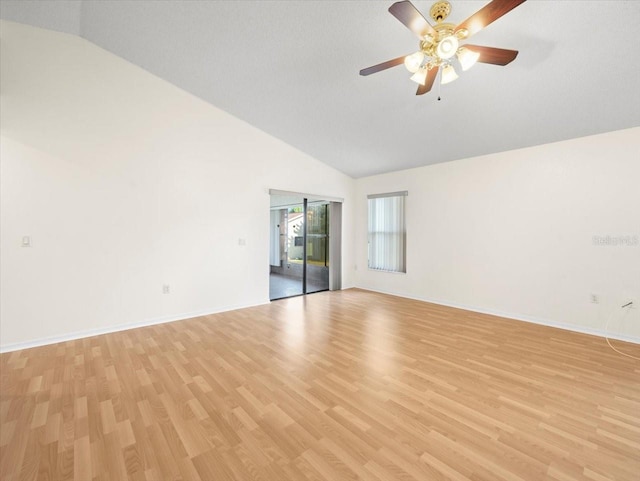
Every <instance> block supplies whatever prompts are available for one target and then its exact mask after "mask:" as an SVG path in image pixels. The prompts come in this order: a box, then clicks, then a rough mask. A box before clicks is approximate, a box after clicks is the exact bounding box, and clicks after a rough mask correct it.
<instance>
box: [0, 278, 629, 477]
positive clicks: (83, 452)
mask: <svg viewBox="0 0 640 481" xmlns="http://www.w3.org/2000/svg"><path fill="white" fill-rule="evenodd" d="M615 345H616V346H617V347H618V348H620V349H621V350H625V351H627V352H629V353H630V354H633V355H635V356H639V357H640V346H638V345H632V344H625V343H621V342H615ZM0 361H1V368H2V373H1V376H2V384H1V393H2V397H1V411H0V416H1V418H0V421H1V427H2V429H1V432H0V449H1V468H0V478H1V479H2V480H3V481H17V480H32V479H41V480H96V481H98V480H100V481H107V480H110V481H124V480H128V479H129V480H140V481H142V480H148V481H156V480H158V481H160V480H173V479H176V480H177V479H183V480H200V481H212V480H216V481H218V480H243V481H244V480H259V479H262V480H278V481H280V480H307V479H309V480H349V479H365V480H382V481H384V480H444V479H452V480H489V481H495V480H506V481H514V480H516V481H517V480H539V479H550V480H557V481H566V480H582V479H585V480H595V481H600V480H638V479H640V361H635V360H633V359H629V358H625V357H622V356H620V355H618V354H616V353H615V352H613V351H612V350H611V349H609V347H608V346H607V345H606V343H605V341H604V339H601V338H597V337H591V336H586V335H582V334H577V333H572V332H567V331H562V330H557V329H552V328H547V327H542V326H536V325H532V324H527V323H523V322H517V321H513V320H508V319H502V318H498V317H493V316H488V315H481V314H475V313H471V312H467V311H462V310H457V309H452V308H447V307H442V306H436V305H433V304H427V303H422V302H418V301H412V300H407V299H401V298H397V297H391V296H386V295H381V294H375V293H371V292H367V291H362V290H355V289H352V290H346V291H342V292H332V293H329V292H326V293H320V294H314V295H311V296H307V297H298V298H293V299H287V300H283V301H278V302H274V303H272V304H270V305H266V306H260V307H255V308H250V309H243V310H238V311H233V312H227V313H222V314H217V315H211V316H206V317H200V318H196V319H191V320H187V321H180V322H174V323H169V324H163V325H158V326H153V327H146V328H140V329H135V330H130V331H125V332H120V333H115V334H108V335H102V336H97V337H93V338H87V339H82V340H77V341H70V342H66V343H61V344H57V345H51V346H45V347H40V348H35V349H29V350H24V351H17V352H13V353H6V354H3V355H2V356H1V357H0Z"/></svg>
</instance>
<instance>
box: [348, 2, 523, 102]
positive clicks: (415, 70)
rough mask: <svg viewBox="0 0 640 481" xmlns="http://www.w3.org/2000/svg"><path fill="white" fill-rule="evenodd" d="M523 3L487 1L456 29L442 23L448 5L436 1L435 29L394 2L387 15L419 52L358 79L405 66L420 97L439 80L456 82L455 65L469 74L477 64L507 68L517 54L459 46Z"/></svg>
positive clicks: (413, 11)
mask: <svg viewBox="0 0 640 481" xmlns="http://www.w3.org/2000/svg"><path fill="white" fill-rule="evenodd" d="M525 1H526V0H490V1H489V3H487V4H486V5H485V6H484V7H482V8H481V9H480V10H478V11H477V12H476V13H474V14H473V15H471V16H470V17H469V18H467V19H466V20H464V21H463V22H462V23H460V24H458V25H455V24H452V23H446V22H445V20H446V19H447V17H448V16H449V14H450V13H451V4H450V3H449V2H447V1H446V0H439V1H436V3H434V4H433V5H432V7H431V10H430V11H429V14H430V16H431V18H432V19H433V21H434V22H435V24H434V25H432V24H430V23H429V22H428V21H427V19H426V18H425V17H424V16H423V15H422V14H421V13H420V12H419V11H418V9H417V8H416V7H415V6H414V5H413V4H412V3H411V2H410V1H409V0H400V1H396V2H395V3H394V4H393V5H391V7H389V13H391V15H393V16H394V17H396V18H397V19H398V20H400V22H402V23H403V24H404V25H405V26H406V27H407V28H408V29H409V30H411V31H412V32H413V33H414V34H416V35H417V37H418V38H419V39H420V43H419V46H418V51H417V52H414V53H412V54H410V55H407V56H404V57H398V58H395V59H393V60H388V61H386V62H382V63H379V64H377V65H373V66H371V67H368V68H365V69H362V70H360V75H371V74H373V73H376V72H380V71H382V70H386V69H388V68H391V67H395V66H396V65H400V64H401V63H404V65H405V67H406V68H407V70H408V71H409V72H411V73H412V75H411V80H413V81H414V82H417V83H418V84H420V86H419V87H418V90H417V92H416V95H423V94H425V93H427V92H429V91H430V90H431V87H432V86H433V83H434V81H435V80H436V79H437V78H438V76H440V83H441V84H447V83H450V82H453V81H454V80H455V79H457V78H458V73H457V72H456V69H455V68H454V65H455V64H456V63H458V65H459V66H460V68H461V69H462V71H467V70H469V69H470V68H471V67H473V66H474V65H475V63H476V62H482V63H487V64H493V65H503V66H504V65H507V64H509V63H511V62H512V61H513V60H514V59H515V58H516V56H517V55H518V51H517V50H507V49H504V48H494V47H484V46H480V45H469V44H463V45H461V43H464V42H466V41H467V40H468V39H469V37H471V36H472V35H475V34H476V33H478V32H479V31H480V30H482V29H483V28H484V27H486V26H487V25H489V24H490V23H493V22H494V21H496V20H497V19H499V18H500V17H502V16H503V15H505V14H506V13H509V12H510V11H511V10H513V9H514V8H516V7H517V6H518V5H520V4H522V3H524V2H525ZM459 71H460V70H459ZM439 99H440V97H438V100H439Z"/></svg>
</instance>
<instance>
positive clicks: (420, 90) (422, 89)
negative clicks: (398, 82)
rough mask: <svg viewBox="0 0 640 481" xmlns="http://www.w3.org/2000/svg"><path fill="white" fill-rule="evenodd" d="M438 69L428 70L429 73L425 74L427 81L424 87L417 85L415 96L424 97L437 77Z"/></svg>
mask: <svg viewBox="0 0 640 481" xmlns="http://www.w3.org/2000/svg"><path fill="white" fill-rule="evenodd" d="M438 68H439V67H433V68H432V69H431V70H429V72H427V80H426V81H425V82H424V85H418V90H417V91H416V95H424V94H426V93H427V92H428V91H429V90H431V87H433V82H434V80H435V79H436V76H437V75H438Z"/></svg>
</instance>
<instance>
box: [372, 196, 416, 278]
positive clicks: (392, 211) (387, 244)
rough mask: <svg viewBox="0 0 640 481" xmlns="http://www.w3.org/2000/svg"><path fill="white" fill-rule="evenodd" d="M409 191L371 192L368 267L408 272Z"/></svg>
mask: <svg viewBox="0 0 640 481" xmlns="http://www.w3.org/2000/svg"><path fill="white" fill-rule="evenodd" d="M406 197H407V192H392V193H389V194H375V195H370V196H368V197H367V198H368V199H369V269H376V270H381V271H390V272H407V268H406V244H407V229H406V224H405V212H404V208H405V199H406Z"/></svg>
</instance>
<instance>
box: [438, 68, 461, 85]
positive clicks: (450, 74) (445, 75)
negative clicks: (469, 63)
mask: <svg viewBox="0 0 640 481" xmlns="http://www.w3.org/2000/svg"><path fill="white" fill-rule="evenodd" d="M457 78H458V74H457V73H456V70H455V69H454V68H453V65H447V66H446V67H445V68H444V69H442V81H441V83H442V85H444V84H448V83H450V82H453V81H454V80H455V79H457Z"/></svg>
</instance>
